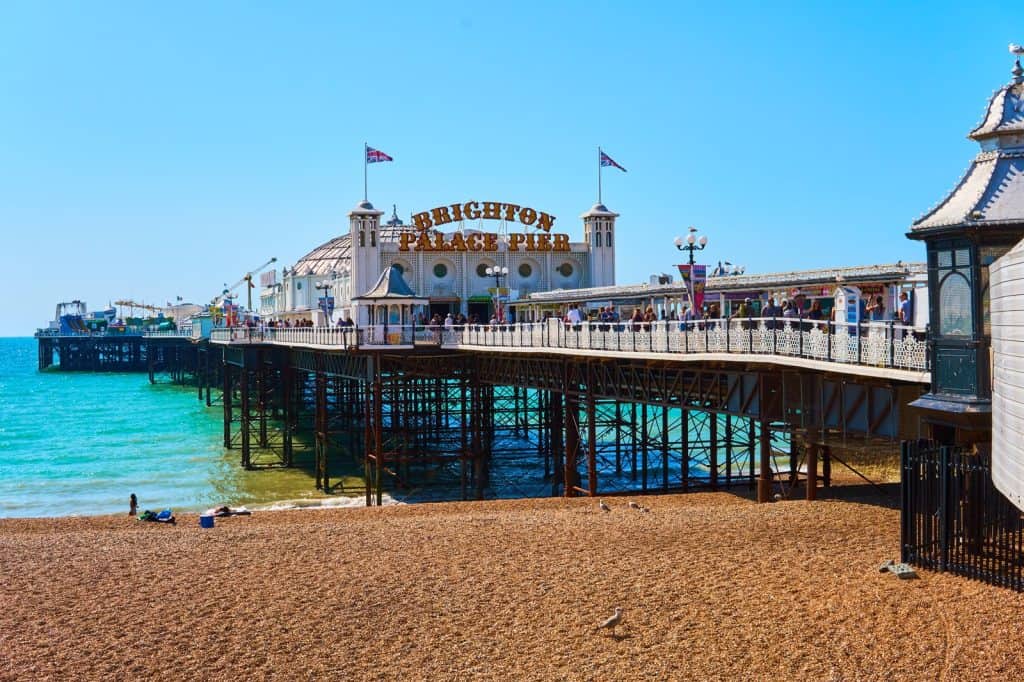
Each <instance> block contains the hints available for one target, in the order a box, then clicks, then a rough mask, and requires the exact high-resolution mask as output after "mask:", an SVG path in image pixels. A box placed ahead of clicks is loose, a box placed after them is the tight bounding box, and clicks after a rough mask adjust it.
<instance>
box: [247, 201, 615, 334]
mask: <svg viewBox="0 0 1024 682" xmlns="http://www.w3.org/2000/svg"><path fill="white" fill-rule="evenodd" d="M383 215H384V213H383V212H382V211H379V210H377V209H376V208H374V206H373V205H372V204H371V203H370V202H368V201H362V202H360V203H358V204H357V205H356V206H355V208H353V209H352V211H351V212H350V213H349V229H348V233H347V234H343V235H340V236H338V237H335V238H334V239H332V240H330V241H328V242H326V243H324V244H322V245H320V246H319V247H317V248H316V249H314V250H312V251H310V252H309V253H308V254H306V255H305V256H303V257H302V258H301V259H299V260H298V261H297V262H296V264H295V265H294V266H292V267H285V268H283V269H282V270H281V273H280V277H275V278H273V282H274V283H273V284H271V285H270V286H265V287H263V288H262V290H261V295H260V307H259V311H258V312H259V314H260V316H261V317H262V318H264V319H278V320H292V321H296V320H311V321H313V322H314V323H315V324H321V325H322V324H336V323H337V322H338V321H340V320H344V319H346V318H349V317H351V318H352V319H353V321H354V322H355V323H356V324H365V323H366V322H367V320H366V319H363V318H364V317H365V316H366V311H365V310H360V309H359V308H358V307H357V306H353V305H352V299H353V298H356V297H358V296H360V295H362V294H364V293H365V292H367V291H369V290H370V289H371V288H372V287H373V286H374V284H375V283H376V282H377V280H378V279H379V277H380V275H381V273H382V272H383V271H384V270H385V269H386V268H387V267H388V266H390V265H395V266H397V267H398V268H399V269H400V270H401V273H402V277H403V278H404V280H405V281H406V283H407V284H408V285H409V288H410V289H412V291H414V292H415V293H416V295H417V296H419V297H422V298H425V299H427V300H428V301H429V303H428V305H427V306H424V309H423V311H422V312H423V313H424V314H425V315H426V317H427V318H429V317H430V316H432V315H434V314H440V315H441V316H442V317H444V316H445V315H446V314H447V313H449V312H450V313H452V314H459V313H461V314H463V315H465V316H466V317H467V318H470V317H472V316H476V318H477V319H479V320H482V321H486V320H487V319H489V318H490V317H491V316H492V315H495V314H498V315H499V316H502V317H507V313H506V305H505V304H506V302H507V301H509V300H515V299H517V298H521V297H524V296H527V295H529V294H532V293H536V292H542V291H552V290H556V289H579V288H581V287H593V286H611V285H614V284H615V243H616V241H617V238H616V235H615V223H616V219H617V218H618V217H619V216H618V214H617V213H614V212H612V211H610V210H608V208H606V207H605V206H604V205H602V204H595V205H594V206H593V207H591V208H590V210H588V211H587V212H586V213H584V214H583V215H582V216H580V217H581V218H582V221H583V235H584V240H583V241H576V242H574V241H571V240H570V237H569V235H568V234H566V233H565V232H562V231H561V230H560V229H559V228H562V225H561V223H559V222H558V220H557V218H555V216H553V215H550V214H548V213H545V212H543V211H537V210H535V209H533V208H530V207H525V206H520V205H517V204H510V203H504V202H489V201H483V202H478V201H466V202H460V203H457V204H449V205H447V206H441V207H437V208H435V209H432V210H431V211H423V212H421V213H416V214H413V216H412V218H411V220H410V223H409V224H406V223H404V222H402V220H400V219H399V218H398V215H397V212H396V211H394V210H393V211H392V215H391V218H390V219H389V220H387V221H386V222H382V220H381V219H382V217H383ZM489 269H490V271H491V273H492V274H488V270H489ZM506 269H507V274H506ZM495 270H498V272H499V277H497V278H496V277H495V276H494V274H493V273H494V272H495Z"/></svg>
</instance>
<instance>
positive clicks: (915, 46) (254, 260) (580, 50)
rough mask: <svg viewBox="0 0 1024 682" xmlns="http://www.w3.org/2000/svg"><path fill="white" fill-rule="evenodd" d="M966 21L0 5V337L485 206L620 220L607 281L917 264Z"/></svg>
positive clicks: (955, 12) (513, 7)
mask: <svg viewBox="0 0 1024 682" xmlns="http://www.w3.org/2000/svg"><path fill="white" fill-rule="evenodd" d="M1005 13H1006V7H1005V5H997V4H995V3H992V4H991V5H987V6H986V5H983V4H981V3H941V2H932V3H914V4H911V3H893V2H885V3H883V2H879V3H873V2H867V3H836V4H833V3H820V4H817V3H815V4H809V3H808V4H802V3H784V4H777V5H775V6H771V7H768V6H766V4H765V3H760V2H751V3H728V2H716V3H707V4H701V5H691V4H688V3H595V2H578V3H551V2H539V3H529V2H522V3H493V4H491V3H467V4H447V3H419V2H416V3H408V4H407V3H402V2H392V3H358V4H349V3H339V2H323V3H316V2H301V3H285V2H279V3H265V2H260V3H254V2H237V3H235V2H217V3H200V2H196V3H188V2H183V3H123V4H120V3H102V2H95V3H61V2H45V3H44V2H35V1H28V2H20V1H17V0H7V2H4V3H2V4H0V266H2V267H3V271H4V272H5V273H6V278H5V280H6V287H5V288H6V290H7V296H5V298H4V302H3V307H2V310H3V314H2V315H0V335H15V336H18V335H27V334H31V333H32V331H33V330H34V329H35V328H36V327H37V326H39V325H42V324H44V323H45V321H46V320H48V319H49V318H50V317H52V314H53V305H54V303H55V302H56V301H58V300H70V299H72V298H82V299H85V300H87V301H88V302H89V304H90V307H91V308H93V309H95V308H99V307H102V306H103V305H105V304H106V302H107V301H108V300H113V299H116V298H121V297H132V298H135V299H139V300H146V301H149V302H158V303H162V302H165V301H167V300H173V299H174V297H175V296H178V295H180V296H183V297H184V298H185V299H188V300H194V301H199V302H204V301H208V300H209V299H210V298H211V297H212V296H213V295H214V294H215V293H217V292H218V291H219V289H220V288H221V285H222V283H223V282H233V281H235V280H237V279H238V278H239V277H241V276H242V275H243V274H244V272H245V271H246V270H247V269H249V268H252V267H255V266H256V265H258V264H260V263H262V262H263V261H265V260H267V259H268V258H269V257H270V256H276V257H277V258H278V259H279V264H280V265H287V264H290V263H293V262H294V261H295V260H296V259H298V258H299V257H301V256H302V255H303V254H304V253H306V252H307V251H309V250H310V249H312V248H313V247H314V246H316V245H317V244H319V243H321V242H324V241H326V240H327V239H329V238H331V237H333V236H335V235H337V234H339V233H340V232H342V231H343V230H345V229H347V217H346V215H347V212H348V210H349V209H351V208H352V206H353V205H354V204H355V203H356V202H357V201H359V200H360V199H361V198H362V182H363V179H362V172H363V168H362V145H363V141H364V140H366V141H368V142H369V143H370V144H371V145H372V146H375V147H377V148H380V149H382V150H384V151H386V152H388V153H389V154H391V155H392V156H394V158H395V163H393V164H381V165H379V166H376V167H371V168H370V200H371V201H373V202H374V203H375V204H376V205H377V206H378V207H380V208H383V209H386V210H388V211H390V208H391V205H392V204H397V205H398V209H399V212H400V214H402V215H403V216H406V217H407V216H408V215H409V214H410V213H412V212H416V211H421V210H427V209H429V208H432V207H434V206H438V205H442V204H449V203H453V202H457V201H466V200H470V199H476V200H497V201H507V202H512V203H517V204H522V205H529V206H533V207H535V208H537V209H540V210H545V211H548V212H549V213H552V214H554V215H556V216H557V217H558V221H557V223H556V227H558V228H561V230H564V231H568V232H570V234H571V235H572V236H573V238H574V239H579V238H580V236H581V234H582V227H581V224H580V221H579V220H578V218H577V216H578V215H579V214H580V213H581V212H583V211H585V210H586V209H587V208H589V206H590V205H591V204H592V203H593V202H594V199H595V195H596V178H595V148H596V146H597V145H599V144H600V145H602V146H603V147H604V148H605V150H606V151H607V152H608V153H609V154H611V156H613V157H614V158H615V159H616V160H617V161H618V162H619V163H621V164H622V165H624V166H625V167H626V168H627V169H629V172H628V173H627V174H622V173H620V172H618V171H615V170H614V169H606V170H605V176H604V178H605V181H604V199H605V203H606V204H607V205H608V206H609V207H610V208H612V209H613V210H616V211H618V212H619V213H621V214H622V217H621V218H620V219H619V227H618V235H619V240H618V242H617V245H616V249H617V268H618V273H617V274H618V279H619V282H620V283H629V282H636V281H641V280H645V279H646V278H647V276H648V275H650V274H652V273H655V272H662V271H670V268H671V266H672V265H673V264H674V263H676V262H680V258H681V255H680V254H679V253H678V252H676V251H675V249H674V247H673V246H672V239H673V238H674V237H675V236H676V235H677V234H681V233H684V231H685V228H686V226H687V225H691V224H692V225H696V226H697V227H699V228H700V229H701V230H702V231H703V232H705V233H706V234H708V235H709V238H710V244H709V246H708V249H707V251H706V252H705V255H706V258H705V260H706V261H708V262H715V261H717V260H719V259H721V260H730V261H732V262H734V263H743V264H745V265H746V266H747V269H748V271H749V272H768V271H774V270H780V269H796V268H811V267H825V266H839V265H855V264H863V263H873V262H893V261H896V260H899V259H903V260H920V259H922V258H923V255H924V250H923V247H922V246H921V245H920V244H918V243H916V242H911V241H909V240H907V239H906V238H905V236H904V235H905V232H906V231H907V228H908V227H909V225H910V223H911V222H912V221H913V220H914V219H915V218H916V217H917V216H918V215H919V214H920V213H922V212H923V211H925V210H926V209H927V208H929V207H930V206H931V205H933V204H934V203H935V202H937V201H938V200H939V199H941V197H942V196H943V194H944V193H945V192H946V191H947V190H948V189H949V188H950V187H952V185H953V184H954V183H955V182H956V181H957V179H958V178H959V177H960V174H961V173H962V172H963V171H964V170H965V168H966V167H967V164H968V162H969V160H970V159H971V157H972V156H973V155H974V154H975V151H976V145H975V144H974V143H973V142H971V141H969V140H966V139H965V137H964V135H965V134H966V133H967V131H968V130H970V128H971V127H973V125H974V124H975V123H976V122H977V121H978V120H979V118H980V117H981V114H982V112H983V109H984V106H985V103H986V99H987V97H988V96H989V94H990V93H991V91H992V90H993V89H995V88H996V87H998V86H999V85H1001V84H1002V83H1004V82H1006V81H1007V80H1008V79H1009V77H1010V76H1009V70H1010V68H1011V66H1012V60H1011V58H1010V55H1009V54H1008V53H1007V50H1006V44H1007V43H1008V42H1010V41H1016V42H1024V35H1017V34H1013V33H1010V32H1009V28H1008V23H1009V22H1007V21H999V20H993V18H994V17H1003V16H1005Z"/></svg>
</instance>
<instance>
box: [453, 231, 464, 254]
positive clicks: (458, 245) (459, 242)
mask: <svg viewBox="0 0 1024 682" xmlns="http://www.w3.org/2000/svg"><path fill="white" fill-rule="evenodd" d="M452 248H453V249H455V250H456V251H465V250H466V240H465V238H463V236H462V233H461V232H456V233H455V234H453V235H452Z"/></svg>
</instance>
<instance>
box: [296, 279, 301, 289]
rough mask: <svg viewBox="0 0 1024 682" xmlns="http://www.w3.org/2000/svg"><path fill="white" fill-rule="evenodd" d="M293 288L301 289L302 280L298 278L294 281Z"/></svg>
mask: <svg viewBox="0 0 1024 682" xmlns="http://www.w3.org/2000/svg"><path fill="white" fill-rule="evenodd" d="M295 288H296V289H302V280H299V281H298V282H296V283H295Z"/></svg>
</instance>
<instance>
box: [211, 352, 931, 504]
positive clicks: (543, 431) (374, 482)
mask: <svg viewBox="0 0 1024 682" xmlns="http://www.w3.org/2000/svg"><path fill="white" fill-rule="evenodd" d="M218 350H221V352H222V366H221V368H220V371H219V374H218V375H217V376H218V379H219V382H220V383H219V385H211V381H210V378H211V377H213V376H214V374H213V373H212V372H210V371H208V370H203V371H200V372H199V373H197V375H196V376H197V377H198V380H199V389H198V390H199V394H200V397H203V396H204V395H205V396H207V400H208V402H216V399H214V400H212V401H211V400H210V399H209V396H210V393H211V388H212V389H213V393H214V394H216V393H217V392H218V391H219V393H220V395H221V402H222V405H223V414H224V445H225V447H227V448H232V449H237V450H238V451H239V453H240V463H241V465H242V466H244V467H247V468H258V467H264V466H294V465H295V464H296V461H297V457H300V456H301V457H305V456H311V457H312V468H313V470H314V472H315V481H316V486H317V488H318V489H321V490H324V491H330V492H337V491H340V490H345V491H347V492H351V487H349V488H346V487H345V486H346V485H348V486H351V485H352V484H351V481H352V480H354V479H353V477H354V476H359V477H360V478H361V479H362V481H361V483H360V484H359V485H360V486H361V488H362V489H361V491H360V492H361V493H362V494H364V495H365V499H366V504H367V505H373V504H380V503H381V501H382V499H383V495H384V492H385V491H387V492H388V493H389V494H392V495H394V496H396V497H398V498H399V499H410V500H425V499H481V498H485V497H498V496H500V497H526V496H546V495H568V496H572V495H590V496H597V495H609V496H610V495H618V494H628V493H654V492H682V491H689V490H695V489H704V490H718V489H723V488H732V487H736V486H746V487H749V488H751V489H755V490H756V496H757V499H758V500H759V501H767V500H770V499H773V498H775V499H779V498H788V497H793V496H795V495H797V494H800V493H801V492H802V493H803V494H804V495H805V496H806V497H807V498H808V499H814V498H815V496H816V494H817V491H818V489H819V487H821V486H828V485H829V484H830V480H831V472H832V469H833V467H834V466H836V465H843V464H845V461H844V459H843V457H844V454H843V453H845V452H848V451H849V450H850V449H860V448H865V447H868V448H887V449H890V450H892V451H893V453H895V452H896V451H897V448H898V443H899V441H901V440H905V439H908V438H915V437H917V435H918V424H917V420H916V418H914V417H912V416H911V415H910V414H908V413H907V411H906V410H905V409H904V406H905V405H907V403H909V402H911V401H912V400H914V399H916V398H917V397H918V396H920V395H921V393H923V390H924V385H922V384H921V383H920V382H915V381H908V380H906V379H904V378H886V377H885V376H878V375H877V373H876V375H875V376H862V375H849V374H844V373H842V372H840V371H836V372H829V371H824V370H819V369H809V368H807V367H802V366H796V367H785V366H782V365H779V364H772V363H757V362H729V361H706V362H686V363H682V362H678V361H677V360H676V359H674V358H671V357H665V358H656V359H651V358H650V357H644V358H629V357H602V356H600V355H595V354H593V353H582V352H581V353H579V354H554V353H545V352H544V351H543V350H541V349H537V350H536V351H535V352H531V353H522V352H503V351H502V349H500V348H489V349H486V350H485V351H481V350H479V349H472V350H469V349H450V348H442V347H436V346H433V347H430V346H428V347H420V346H410V347H406V348H401V349H389V348H387V347H386V346H378V347H376V348H361V347H341V348H315V347H303V346H301V345H290V344H282V343H280V342H278V343H266V344H264V343H259V342H252V343H246V344H242V345H233V344H231V343H226V344H218V343H216V342H215V343H213V344H211V345H210V346H209V348H208V349H207V350H206V351H205V353H206V354H205V355H203V353H200V355H199V357H200V358H205V360H201V361H200V365H201V366H203V367H205V364H204V363H205V362H211V363H212V362H214V361H215V360H216V359H217V358H218V354H219V353H218ZM346 481H347V483H346Z"/></svg>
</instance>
